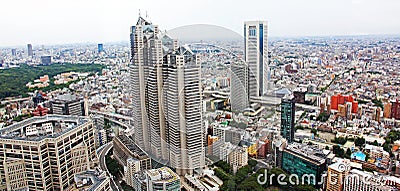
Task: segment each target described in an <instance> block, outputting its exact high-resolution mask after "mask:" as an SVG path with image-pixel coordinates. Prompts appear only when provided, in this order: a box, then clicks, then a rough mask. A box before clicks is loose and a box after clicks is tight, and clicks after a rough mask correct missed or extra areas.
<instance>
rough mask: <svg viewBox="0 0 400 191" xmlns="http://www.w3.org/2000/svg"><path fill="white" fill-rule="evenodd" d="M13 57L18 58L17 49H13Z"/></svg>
mask: <svg viewBox="0 0 400 191" xmlns="http://www.w3.org/2000/svg"><path fill="white" fill-rule="evenodd" d="M11 55H12V56H17V49H15V48H13V49H11Z"/></svg>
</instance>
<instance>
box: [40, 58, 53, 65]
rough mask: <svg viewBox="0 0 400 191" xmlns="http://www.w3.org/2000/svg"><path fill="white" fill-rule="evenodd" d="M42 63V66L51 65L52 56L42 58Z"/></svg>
mask: <svg viewBox="0 0 400 191" xmlns="http://www.w3.org/2000/svg"><path fill="white" fill-rule="evenodd" d="M40 62H41V63H42V65H50V64H51V56H41V57H40Z"/></svg>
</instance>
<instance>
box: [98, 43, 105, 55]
mask: <svg viewBox="0 0 400 191" xmlns="http://www.w3.org/2000/svg"><path fill="white" fill-rule="evenodd" d="M103 51H104V48H103V44H97V52H98V53H100V52H103Z"/></svg>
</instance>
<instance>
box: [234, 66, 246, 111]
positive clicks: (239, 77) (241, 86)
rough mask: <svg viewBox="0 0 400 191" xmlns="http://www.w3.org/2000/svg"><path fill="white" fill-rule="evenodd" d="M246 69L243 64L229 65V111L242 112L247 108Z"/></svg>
mask: <svg viewBox="0 0 400 191" xmlns="http://www.w3.org/2000/svg"><path fill="white" fill-rule="evenodd" d="M248 78H249V74H248V68H247V64H246V63H244V62H240V61H236V62H232V63H231V87H230V88H231V110H232V111H233V112H243V111H244V110H245V109H246V108H248V107H249V105H250V104H249V89H248V88H249V87H248V85H249V84H248Z"/></svg>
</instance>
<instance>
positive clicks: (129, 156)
mask: <svg viewBox="0 0 400 191" xmlns="http://www.w3.org/2000/svg"><path fill="white" fill-rule="evenodd" d="M113 147H114V148H113V156H114V158H115V159H116V160H117V161H118V163H119V164H121V165H122V166H124V179H125V181H126V183H127V184H128V185H130V186H132V187H134V182H133V179H134V176H135V174H136V173H138V172H139V171H144V170H148V169H151V158H150V157H148V156H147V155H146V153H145V152H143V150H142V149H140V148H139V147H138V146H137V145H136V144H135V142H134V141H133V140H132V139H130V138H129V137H127V136H126V135H119V136H116V137H114V139H113Z"/></svg>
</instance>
